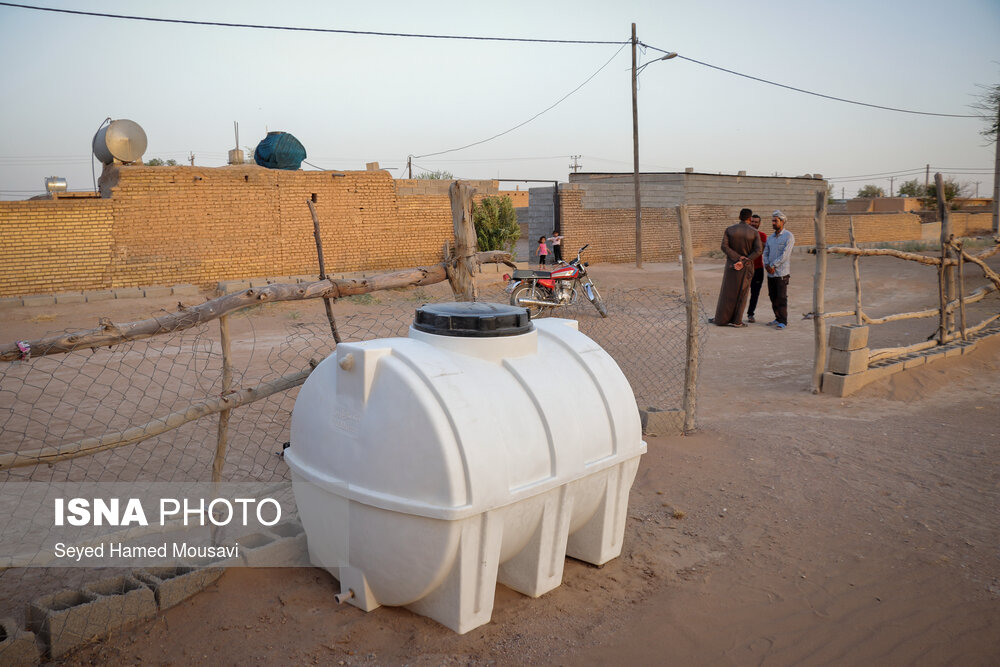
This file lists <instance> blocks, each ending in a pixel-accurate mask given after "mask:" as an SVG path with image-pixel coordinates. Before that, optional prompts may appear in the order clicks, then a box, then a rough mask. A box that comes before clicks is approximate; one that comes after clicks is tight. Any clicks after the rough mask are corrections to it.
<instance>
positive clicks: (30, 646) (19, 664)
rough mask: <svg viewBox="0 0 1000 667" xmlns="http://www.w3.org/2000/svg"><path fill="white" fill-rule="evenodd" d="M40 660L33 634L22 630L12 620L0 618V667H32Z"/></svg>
mask: <svg viewBox="0 0 1000 667" xmlns="http://www.w3.org/2000/svg"><path fill="white" fill-rule="evenodd" d="M40 658H41V655H39V650H38V646H37V645H36V644H35V633H33V632H29V631H27V630H22V629H21V628H19V627H18V626H17V623H15V622H14V619H12V618H0V665H5V666H6V667H29V666H30V667H34V666H35V665H37V664H38V663H39V660H40Z"/></svg>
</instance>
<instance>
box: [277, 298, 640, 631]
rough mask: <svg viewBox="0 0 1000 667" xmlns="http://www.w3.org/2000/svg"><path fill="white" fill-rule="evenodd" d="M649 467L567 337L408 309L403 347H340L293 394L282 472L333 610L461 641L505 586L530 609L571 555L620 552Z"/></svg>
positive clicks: (604, 368)
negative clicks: (529, 599)
mask: <svg viewBox="0 0 1000 667" xmlns="http://www.w3.org/2000/svg"><path fill="white" fill-rule="evenodd" d="M645 451H646V443H645V442H643V441H642V430H641V426H640V421H639V413H638V410H637V408H636V403H635V398H634V396H633V394H632V390H631V387H630V386H629V384H628V382H627V380H626V379H625V376H624V375H623V374H622V372H621V370H620V369H619V368H618V366H617V364H615V362H614V360H613V359H612V358H611V357H610V356H609V355H608V354H607V353H606V352H605V351H604V350H602V349H601V348H600V347H599V346H598V345H597V344H596V343H595V342H594V341H592V340H591V339H590V338H588V337H587V336H585V335H583V334H581V333H580V332H579V331H578V330H577V323H576V322H575V321H573V320H561V319H546V320H540V321H535V322H532V321H530V319H529V317H528V314H527V312H526V310H525V309H523V308H516V307H513V306H508V305H500V304H486V303H453V304H432V305H425V306H423V307H422V308H421V309H419V310H418V311H417V314H416V317H415V319H414V324H413V326H411V328H410V331H409V337H408V338H389V339H382V340H373V341H367V342H362V343H341V344H339V345H338V346H337V349H336V354H335V356H331V357H330V358H328V359H326V360H325V361H323V362H322V363H321V364H320V365H319V366H317V368H316V369H315V370H314V371H313V372H312V374H311V375H310V376H309V378H308V380H307V381H306V383H305V384H304V385H303V387H302V388H301V390H300V392H299V396H298V398H297V400H296V403H295V408H294V411H293V415H292V432H291V446H290V447H289V448H288V449H286V450H285V460H286V461H287V463H288V465H289V467H290V468H291V471H292V484H293V489H294V492H295V498H296V503H297V505H298V509H299V513H300V516H301V518H302V523H303V526H304V527H305V530H306V534H307V537H308V543H309V552H310V557H311V559H312V562H313V563H314V564H316V565H319V566H322V567H326V568H327V569H329V570H330V571H331V572H332V573H333V575H334V576H336V577H337V579H338V580H339V581H340V586H341V596H342V597H347V598H348V599H349V601H350V603H351V604H354V605H355V606H357V607H360V608H361V609H364V610H366V611H370V610H372V609H374V608H376V607H378V606H379V605H402V606H406V607H408V608H409V609H411V610H413V611H415V612H416V613H419V614H422V615H425V616H429V617H431V618H433V619H434V620H436V621H438V622H440V623H442V624H443V625H445V626H447V627H449V628H451V629H452V630H455V631H456V632H460V633H464V632H468V631H469V630H471V629H473V628H475V627H478V626H480V625H482V624H484V623H487V622H489V620H490V616H491V614H492V611H493V597H494V592H495V589H496V583H497V582H498V581H499V582H500V583H502V584H504V585H505V586H508V587H509V588H512V589H514V590H516V591H519V592H521V593H523V594H525V595H530V596H533V597H537V596H539V595H542V594H543V593H546V592H548V591H550V590H552V589H553V588H555V587H557V586H558V585H559V584H560V583H561V581H562V573H563V563H564V559H565V556H566V555H570V556H573V557H574V558H578V559H580V560H583V561H586V562H589V563H593V564H595V565H600V564H603V563H605V562H607V561H609V560H611V559H612V558H615V557H617V556H618V555H619V554H620V553H621V548H622V539H623V537H624V531H625V519H626V513H627V507H628V495H629V489H630V487H631V485H632V481H633V479H634V478H635V473H636V470H637V468H638V465H639V457H640V456H641V455H642V454H643V453H644V452H645ZM338 515H339V516H340V517H341V518H340V519H337V516H338Z"/></svg>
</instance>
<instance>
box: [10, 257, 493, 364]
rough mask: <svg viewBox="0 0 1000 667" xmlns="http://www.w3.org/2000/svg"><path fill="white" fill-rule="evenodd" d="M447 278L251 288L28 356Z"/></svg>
mask: <svg viewBox="0 0 1000 667" xmlns="http://www.w3.org/2000/svg"><path fill="white" fill-rule="evenodd" d="M474 259H475V261H476V262H484V263H491V264H499V263H505V264H508V263H510V253H508V252H504V251H502V250H490V251H487V252H480V253H476V255H475V258H474ZM446 279H447V276H446V273H445V267H444V264H443V263H442V264H435V265H433V266H419V267H416V268H412V269H404V270H402V271H390V272H388V273H380V274H377V275H374V276H370V277H368V278H352V279H333V278H327V279H326V280H320V281H318V282H315V283H309V284H307V285H302V284H298V285H268V286H266V287H261V288H251V289H247V290H243V291H242V292H237V293H235V294H226V295H225V296H220V297H218V298H216V299H212V300H211V301H206V302H205V303H202V304H199V305H197V306H192V307H190V308H184V307H182V309H181V310H180V311H178V312H176V313H168V314H166V315H163V316H161V317H154V318H150V319H148V320H139V321H137V322H125V323H122V324H113V323H111V322H102V324H101V326H100V327H98V328H96V329H87V330H85V331H74V332H69V333H65V334H60V335H58V336H50V337H48V338H42V339H40V340H33V341H29V344H30V345H31V357H32V358H34V357H44V356H46V355H50V354H62V353H65V352H72V351H75V350H87V349H92V348H97V347H110V346H112V345H118V344H121V343H125V342H128V341H133V340H142V339H144V338H150V337H152V336H155V335H157V334H162V333H168V332H171V331H184V330H186V329H191V328H193V327H196V326H199V325H201V324H204V323H206V322H211V321H212V320H215V319H218V318H219V317H221V316H223V315H225V314H226V313H231V312H233V311H234V310H240V309H241V308H246V307H248V306H254V305H257V304H260V303H266V302H270V301H275V302H277V301H303V300H306V299H321V298H323V297H324V296H329V297H331V298H339V297H343V296H350V295H353V294H368V293H370V292H377V291H378V290H384V289H396V288H401V287H422V286H424V285H434V284H436V283H440V282H444V281H445V280H446ZM21 357H22V353H21V351H20V349H18V347H17V343H6V344H0V361H17V360H18V359H21Z"/></svg>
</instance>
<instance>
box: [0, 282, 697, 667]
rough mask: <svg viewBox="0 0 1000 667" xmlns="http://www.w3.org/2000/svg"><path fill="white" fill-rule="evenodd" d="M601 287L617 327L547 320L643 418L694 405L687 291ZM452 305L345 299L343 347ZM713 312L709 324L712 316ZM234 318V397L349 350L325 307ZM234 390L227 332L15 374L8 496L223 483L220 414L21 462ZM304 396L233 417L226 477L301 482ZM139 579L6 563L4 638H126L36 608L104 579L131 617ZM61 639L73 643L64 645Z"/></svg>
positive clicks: (214, 326) (1, 480)
mask: <svg viewBox="0 0 1000 667" xmlns="http://www.w3.org/2000/svg"><path fill="white" fill-rule="evenodd" d="M503 288H504V284H503V283H499V282H495V283H492V284H486V285H485V286H483V287H481V288H480V294H479V300H480V301H490V302H501V303H505V302H507V300H508V296H507V295H506V294H505V293H504V291H503ZM601 291H602V294H603V297H604V300H605V303H606V305H607V308H608V317H607V318H602V317H600V315H599V314H598V312H597V310H596V309H595V308H594V306H593V305H592V304H591V303H590V302H588V301H586V300H585V299H581V300H580V301H579V302H578V303H576V304H572V305H568V306H564V307H561V308H558V309H555V310H553V311H552V312H550V313H546V314H545V315H546V316H553V317H563V318H570V319H575V320H577V322H578V323H579V329H580V331H581V332H582V333H584V334H586V335H587V336H589V337H590V338H592V339H593V340H595V341H596V342H597V343H598V344H599V345H601V346H602V347H603V348H604V349H605V350H606V351H607V352H608V353H609V354H610V355H611V357H612V358H614V360H615V361H616V362H617V363H618V365H619V367H620V368H621V369H622V371H623V372H624V374H625V376H626V378H627V379H628V381H629V383H630V384H631V386H632V389H633V392H634V393H635V398H636V402H637V404H638V407H639V408H640V409H641V410H646V409H648V408H654V409H658V410H669V409H674V410H679V409H681V407H682V402H683V392H684V377H685V346H686V327H687V320H686V308H685V301H684V297H683V295H682V294H678V293H676V292H674V291H671V290H668V289H662V288H654V287H643V288H629V289H609V288H602V290H601ZM451 300H452V297H451V292H450V290H448V289H447V286H446V285H445V286H443V287H442V286H441V285H436V286H432V287H429V288H416V289H409V290H387V291H384V292H376V293H372V294H366V295H361V296H357V297H350V298H346V299H342V300H340V301H338V302H336V303H335V304H334V307H333V310H334V315H335V317H336V324H337V329H338V331H339V334H340V336H341V339H342V340H343V341H364V340H372V339H377V338H388V337H395V336H406V334H407V331H408V329H409V326H410V324H411V322H412V321H413V315H414V311H415V309H416V308H417V307H419V306H420V305H421V304H422V303H430V302H444V301H451ZM700 315H701V318H700V319H701V321H704V316H703V313H701V314H700ZM228 320H229V327H230V337H231V352H230V361H231V366H232V382H231V388H232V390H243V389H247V388H251V387H260V386H262V385H266V384H267V383H270V382H274V381H276V380H278V379H280V378H283V377H287V376H289V375H293V374H295V373H300V372H301V371H303V370H305V369H308V368H309V367H310V365H315V364H316V363H317V362H318V361H320V360H322V359H323V358H325V357H326V356H327V355H329V354H330V353H331V352H333V350H334V349H335V343H334V341H333V338H332V335H331V330H330V323H329V322H328V320H327V319H326V315H325V313H324V310H323V306H322V304H321V303H320V302H319V301H318V300H313V301H301V302H294V303H281V304H269V305H266V306H261V307H254V308H250V309H246V310H244V311H239V312H237V313H232V314H230V315H229V316H228ZM700 331H701V335H702V337H703V338H704V336H706V335H707V331H706V329H705V328H704V327H701V328H700ZM222 393H223V353H222V344H221V340H220V326H219V323H218V322H209V323H206V324H202V325H199V326H197V327H195V328H192V329H188V330H184V331H176V332H170V333H164V334H161V335H157V336H153V337H151V338H147V339H144V340H137V341H131V342H127V343H123V344H120V345H116V346H113V347H111V348H97V349H79V350H75V351H71V352H68V353H63V354H53V355H50V356H38V357H34V358H31V359H30V360H25V361H19V362H13V363H6V364H3V365H2V366H0V457H3V460H4V461H6V462H7V464H5V465H3V466H0V486H2V485H5V484H11V483H26V482H32V483H36V484H49V485H56V484H64V483H68V482H101V483H103V482H133V483H134V482H139V483H161V482H166V483H177V482H210V481H211V479H212V469H213V461H214V459H215V457H216V447H217V440H218V428H219V427H218V424H219V416H218V414H216V413H211V414H207V415H206V416H204V417H202V418H198V419H194V420H192V421H188V422H187V423H184V424H183V425H181V426H178V427H176V428H171V429H169V430H165V432H162V433H159V434H157V435H154V436H152V437H148V438H145V439H141V440H140V441H139V442H134V443H133V444H126V445H124V446H117V447H113V448H107V449H104V450H103V451H96V452H95V453H91V454H88V455H86V456H79V457H75V458H67V459H65V460H58V459H52V458H46V459H44V462H41V463H39V464H36V465H26V466H18V467H11V466H10V465H9V464H10V460H11V456H12V455H14V454H18V455H24V454H32V453H35V454H38V453H43V454H46V455H50V454H51V453H52V450H59V452H63V451H64V450H66V449H69V448H75V447H94V446H95V445H96V444H98V443H101V442H104V443H109V442H111V441H116V440H121V439H124V438H127V437H128V436H129V434H130V433H131V434H133V435H134V432H135V431H136V429H149V428H151V426H150V425H153V427H155V425H156V424H158V423H160V421H162V420H164V419H166V418H168V417H169V416H170V415H178V414H180V415H183V414H185V413H186V412H187V413H190V411H191V409H192V406H195V407H197V406H201V405H204V404H207V403H210V402H212V401H214V400H217V399H218V397H219V396H220V395H221V394H222ZM297 393H298V388H297V387H296V388H292V389H289V390H287V391H280V392H277V393H274V394H272V395H270V396H267V397H266V398H263V399H260V400H255V401H253V402H252V403H249V404H247V405H243V406H242V407H238V408H235V409H234V410H232V414H231V416H230V419H229V426H228V436H227V446H226V450H225V457H224V466H223V469H222V480H223V481H225V482H256V483H280V482H287V481H289V479H290V474H289V471H288V468H287V466H286V465H285V463H284V460H283V456H282V451H283V445H284V444H285V443H287V442H288V441H289V440H290V434H289V431H290V423H291V415H292V408H293V406H294V403H295V398H296V395H297ZM11 502H12V501H11V499H10V498H7V499H6V505H7V506H5V507H2V508H0V510H2V511H3V513H4V514H3V516H2V517H0V531H3V530H4V529H5V528H6V525H5V524H6V522H7V521H8V520H12V517H15V516H18V515H21V514H23V513H24V512H26V511H30V512H35V513H36V514H37V513H47V514H49V515H51V512H52V509H51V508H50V507H45V508H40V507H33V508H25V507H23V506H17V502H16V501H13V504H14V505H15V506H10V505H11ZM22 505H23V503H22ZM0 567H4V564H0ZM179 572H181V571H180V570H178V571H177V572H173V573H171V574H170V576H174V574H177V573H179ZM138 574H139V573H137V572H132V573H129V572H128V571H125V573H124V574H123V572H122V571H121V570H120V569H118V570H111V569H103V570H102V569H93V568H62V567H59V568H54V567H46V568H27V567H6V569H2V570H0V619H2V618H7V619H11V620H7V621H4V623H6V624H10V623H13V624H14V625H16V626H17V627H14V628H4V629H3V632H4V633H6V634H5V636H9V637H13V636H14V635H15V634H17V632H20V631H22V630H23V629H29V630H32V631H34V632H36V634H37V635H38V639H39V645H40V646H43V647H45V649H44V650H45V651H47V655H48V656H49V657H57V656H58V655H59V654H60V653H61V651H62V650H63V648H61V647H63V646H68V645H71V644H72V643H73V641H71V640H74V637H73V636H70V635H72V634H73V633H77V634H80V633H83V634H84V635H87V636H86V637H82V639H81V637H75V639H76V640H81V641H82V640H87V639H93V638H95V637H98V636H103V635H106V634H107V633H108V632H110V631H111V630H112V629H114V627H115V621H114V620H113V619H111V618H109V620H108V621H107V622H106V627H97V628H95V627H92V626H93V623H94V622H95V621H94V620H93V618H91V620H90V621H88V623H90V626H91V627H89V628H88V629H84V630H81V629H80V628H76V629H74V628H73V627H72V623H69V625H66V626H65V627H62V626H60V627H56V625H57V624H56V623H55V621H52V620H51V619H49V621H46V620H45V619H44V618H42V617H41V616H39V614H40V612H39V611H38V610H37V609H36V611H35V612H31V611H29V610H28V609H29V607H30V606H31V603H32V601H33V600H37V599H39V598H40V597H46V596H47V603H48V604H49V605H50V608H53V609H54V608H59V609H68V608H72V607H73V606H74V605H77V604H84V603H87V602H86V601H88V600H90V601H93V600H94V599H98V598H95V597H94V595H95V594H94V593H92V592H91V593H87V592H83V593H81V592H80V591H82V590H84V589H85V588H86V587H87V586H88V585H91V584H92V583H93V582H94V581H95V580H100V581H102V582H104V583H103V584H102V585H104V586H106V587H107V586H110V587H111V588H113V589H115V593H116V595H115V596H112V597H113V598H120V605H121V606H122V608H124V607H126V606H127V605H128V604H131V603H129V602H127V598H128V597H129V595H131V593H130V591H131V590H132V588H133V587H134V586H135V585H136V582H139V583H140V584H141V583H142V582H141V581H139V579H137V578H136V577H138ZM161 574H162V573H161ZM164 576H166V575H164ZM108 577H111V579H108ZM140 578H141V577H140ZM109 582H110V583H109ZM53 596H54V597H53ZM60 596H62V597H60ZM74 596H75V597H74ZM64 598H65V599H64ZM100 599H103V598H100ZM108 599H112V598H108ZM33 615H34V617H33ZM91 616H93V614H92V615H91ZM113 616H114V613H112V617H113ZM60 622H61V621H60ZM59 633H69V635H67V636H66V637H63V638H62V639H60V636H57V635H59ZM88 633H89V634H88ZM63 640H65V641H63ZM0 646H2V644H0ZM10 655H13V653H12V654H10ZM3 662H5V658H4V657H3V655H0V663H3Z"/></svg>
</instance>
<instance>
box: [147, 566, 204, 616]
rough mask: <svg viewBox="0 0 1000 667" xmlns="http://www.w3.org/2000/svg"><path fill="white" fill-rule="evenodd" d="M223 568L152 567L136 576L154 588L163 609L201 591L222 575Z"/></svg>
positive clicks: (159, 605)
mask: <svg viewBox="0 0 1000 667" xmlns="http://www.w3.org/2000/svg"><path fill="white" fill-rule="evenodd" d="M222 572H223V570H222V568H208V567H151V568H147V569H145V570H137V571H136V572H135V578H136V579H138V580H139V581H141V582H143V583H144V584H146V585H147V586H149V587H150V588H152V589H153V595H154V596H155V598H156V604H157V606H158V607H159V608H160V610H161V611H163V610H165V609H169V608H171V607H173V606H175V605H177V604H180V603H181V602H183V601H184V600H186V599H188V598H189V597H191V596H192V595H194V594H196V593H200V592H201V591H203V590H205V589H206V588H207V587H208V586H210V585H211V584H213V583H214V582H215V581H216V580H217V579H218V578H219V577H220V576H222Z"/></svg>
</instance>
